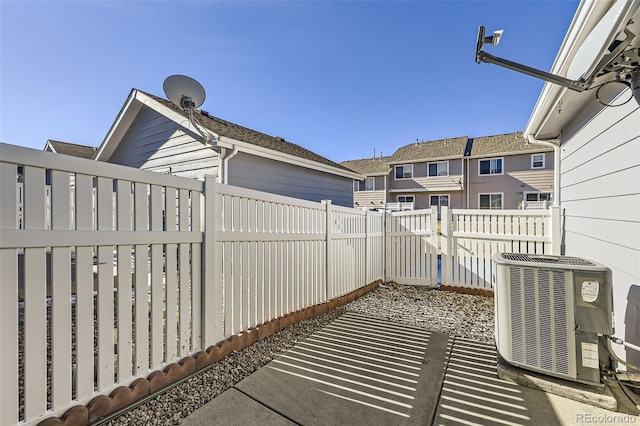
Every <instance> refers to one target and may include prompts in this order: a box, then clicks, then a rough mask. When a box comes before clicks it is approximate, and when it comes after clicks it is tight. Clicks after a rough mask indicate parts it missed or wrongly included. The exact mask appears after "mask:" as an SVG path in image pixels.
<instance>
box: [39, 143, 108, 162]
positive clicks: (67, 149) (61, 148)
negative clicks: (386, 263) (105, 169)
mask: <svg viewBox="0 0 640 426" xmlns="http://www.w3.org/2000/svg"><path fill="white" fill-rule="evenodd" d="M97 150H98V148H96V147H95V146H88V145H79V144H75V143H69V142H61V141H56V140H53V139H49V140H48V141H47V143H46V144H45V146H44V149H43V151H49V152H55V153H56V154H63V155H71V156H73V157H80V158H93V156H94V155H95V153H96V151H97Z"/></svg>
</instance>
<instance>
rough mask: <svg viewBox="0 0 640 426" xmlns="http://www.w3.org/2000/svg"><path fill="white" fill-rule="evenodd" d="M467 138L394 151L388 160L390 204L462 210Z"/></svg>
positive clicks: (416, 207)
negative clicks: (464, 158)
mask: <svg viewBox="0 0 640 426" xmlns="http://www.w3.org/2000/svg"><path fill="white" fill-rule="evenodd" d="M467 139H468V138H467V137H458V138H453V139H441V140H436V141H427V142H415V143H412V144H409V145H405V146H403V147H400V148H398V150H397V151H396V152H394V153H393V155H392V156H391V158H390V159H389V165H390V166H391V168H392V170H391V174H390V175H389V185H388V191H389V198H390V199H391V200H392V202H397V203H413V208H415V209H427V208H431V207H432V206H434V207H436V206H437V207H438V211H440V208H442V207H444V206H452V207H454V208H460V207H462V200H463V199H464V194H463V189H464V183H463V182H464V176H463V174H464V168H463V153H464V148H465V146H466V144H467ZM391 207H392V208H393V207H394V206H393V205H392V206H391Z"/></svg>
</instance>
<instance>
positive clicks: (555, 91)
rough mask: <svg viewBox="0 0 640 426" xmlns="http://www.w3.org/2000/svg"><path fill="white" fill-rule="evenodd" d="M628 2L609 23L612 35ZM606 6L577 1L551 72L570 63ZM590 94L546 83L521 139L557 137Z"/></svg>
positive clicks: (627, 12) (626, 17)
mask: <svg viewBox="0 0 640 426" xmlns="http://www.w3.org/2000/svg"><path fill="white" fill-rule="evenodd" d="M632 3H633V2H629V3H628V4H627V7H626V8H625V9H624V13H621V14H620V16H619V17H618V19H617V22H616V23H615V24H612V28H611V33H612V34H613V35H615V33H617V32H618V30H619V29H620V28H621V26H622V24H623V23H625V22H627V21H628V20H629V19H630V14H631V13H633V10H634V9H633V7H632V6H633V5H632ZM610 7H613V3H609V2H595V1H586V0H582V1H581V2H580V5H579V6H578V9H577V11H576V14H575V15H574V18H573V20H572V22H571V24H570V26H569V29H568V30H567V33H566V35H565V38H564V40H563V42H562V45H561V46H560V49H559V51H558V54H557V56H556V59H555V60H554V63H553V66H552V67H551V73H552V74H556V75H561V76H564V75H565V74H566V73H567V70H568V69H569V66H570V65H571V62H572V61H573V59H574V58H575V56H576V53H577V52H578V50H579V49H580V48H581V47H582V44H583V42H584V41H585V39H586V38H587V37H588V35H589V34H590V32H591V31H593V29H594V28H595V26H596V25H597V24H598V23H599V21H600V20H601V19H602V18H603V16H604V15H605V13H606V12H607V11H608V10H609V9H610ZM614 30H615V31H614ZM605 41H606V40H605ZM597 48H598V47H594V49H597ZM604 54H605V51H604V50H603V51H601V52H600V53H599V55H597V56H596V57H595V58H594V59H593V63H592V64H590V66H589V68H593V66H594V65H595V64H596V63H598V62H599V61H600V60H601V59H602V57H603V56H604ZM592 96H593V94H591V93H590V92H589V91H585V92H581V93H578V92H575V91H573V90H569V89H567V88H564V87H561V86H558V85H556V84H553V83H549V82H546V83H545V84H544V86H543V88H542V91H541V92H540V96H539V97H538V100H537V102H536V104H535V106H534V109H533V111H532V113H531V116H530V117H529V120H528V122H527V125H526V127H525V130H524V132H523V134H524V137H525V139H526V138H528V137H529V136H533V137H534V138H536V139H539V140H551V139H557V138H558V137H559V135H560V132H561V131H562V128H563V127H564V124H565V123H567V122H569V121H570V120H571V118H572V117H573V116H574V115H576V114H578V113H579V112H580V111H581V109H582V108H583V107H584V106H585V103H586V102H587V101H588V99H589V97H592ZM560 102H562V104H560ZM558 105H562V114H561V113H560V111H558V110H559V108H558ZM554 112H555V114H554Z"/></svg>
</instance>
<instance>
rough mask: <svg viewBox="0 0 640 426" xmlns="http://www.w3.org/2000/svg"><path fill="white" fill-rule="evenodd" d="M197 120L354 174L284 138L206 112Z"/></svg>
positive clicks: (220, 132)
mask: <svg viewBox="0 0 640 426" xmlns="http://www.w3.org/2000/svg"><path fill="white" fill-rule="evenodd" d="M139 92H141V93H144V94H145V95H147V96H149V97H151V98H153V99H154V100H156V101H157V102H159V103H160V104H162V105H164V106H165V107H167V108H170V109H171V110H173V111H175V112H177V113H178V114H180V115H182V116H184V117H185V118H187V117H188V113H187V112H186V111H184V110H182V109H181V108H179V107H178V106H176V105H174V104H173V103H172V102H170V101H168V100H166V99H162V98H159V97H157V96H154V95H151V94H149V93H146V92H143V91H142V90H139ZM196 118H197V120H198V121H199V122H200V123H201V124H202V125H203V126H204V127H206V128H207V129H209V130H210V131H212V132H213V133H215V134H217V135H219V136H225V137H228V138H232V139H235V140H238V141H243V142H248V143H251V144H253V145H257V146H261V147H263V148H268V149H272V150H274V151H279V152H282V153H285V154H289V155H294V156H296V157H300V158H304V159H306V160H311V161H315V162H317V163H321V164H325V165H327V166H332V167H336V168H338V169H341V170H348V171H350V172H352V170H351V169H348V168H346V167H344V166H341V165H340V164H338V163H335V162H333V161H331V160H329V159H328V158H325V157H322V156H321V155H318V154H316V153H315V152H312V151H309V150H308V149H306V148H303V147H301V146H300V145H296V144H294V143H291V142H288V141H285V140H284V139H283V138H280V137H275V136H269V135H267V134H264V133H261V132H258V131H255V130H251V129H249V128H247V127H243V126H240V125H238V124H235V123H232V122H230V121H226V120H223V119H221V118H218V117H214V116H213V115H209V114H208V113H206V112H199V113H196Z"/></svg>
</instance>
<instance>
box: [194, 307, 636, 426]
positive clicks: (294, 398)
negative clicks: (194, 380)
mask: <svg viewBox="0 0 640 426" xmlns="http://www.w3.org/2000/svg"><path fill="white" fill-rule="evenodd" d="M585 423H592V424H593V423H596V424H602V423H607V424H629V423H638V424H640V418H638V417H637V416H635V415H629V414H625V413H617V412H614V411H611V410H606V409H603V408H599V407H597V406H594V405H593V404H591V403H590V401H584V402H579V401H574V400H571V399H568V398H565V397H562V396H559V395H555V394H552V393H546V392H543V391H541V390H537V389H532V388H529V387H526V386H522V385H519V384H517V383H513V382H511V381H507V380H503V379H501V378H499V377H498V362H497V353H496V349H495V346H494V345H493V344H490V343H481V342H476V341H472V340H466V339H462V338H455V339H454V338H452V337H449V336H447V335H444V334H440V333H433V332H428V331H425V330H422V329H418V328H413V327H408V326H405V325H401V324H397V323H393V322H390V321H385V320H380V319H374V318H369V317H366V316H364V315H360V314H355V313H347V314H345V315H343V316H342V317H340V318H339V319H338V320H336V321H334V322H333V323H331V324H329V325H327V326H326V327H325V328H323V329H322V330H320V331H319V332H316V333H314V334H313V335H312V336H310V337H309V338H307V339H306V340H304V341H301V342H299V343H298V344H296V346H294V347H293V348H291V349H290V350H289V351H287V352H286V353H285V354H283V355H281V356H280V357H278V358H277V359H275V360H273V361H272V362H271V363H269V364H267V365H266V366H265V367H263V368H261V369H260V370H258V371H256V372H255V373H253V374H252V375H250V376H249V377H247V378H246V379H244V380H242V381H241V382H239V383H237V384H236V386H235V388H233V389H230V390H228V391H226V392H225V393H223V394H222V395H220V396H218V397H217V398H215V399H214V400H213V401H211V402H210V403H209V404H207V405H206V406H205V407H203V408H201V409H200V410H198V411H196V412H195V413H193V414H192V415H191V416H189V417H187V418H186V419H185V420H184V422H183V424H184V425H187V426H198V425H204V424H231V425H235V424H238V425H239V424H242V425H249V426H250V425H276V426H279V425H286V424H300V425H309V426H314V425H323V426H324V425H366V426H375V425H385V426H386V425H459V424H476V425H485V424H504V425H531V426H534V425H535V426H537V425H542V424H544V425H579V424H585Z"/></svg>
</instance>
